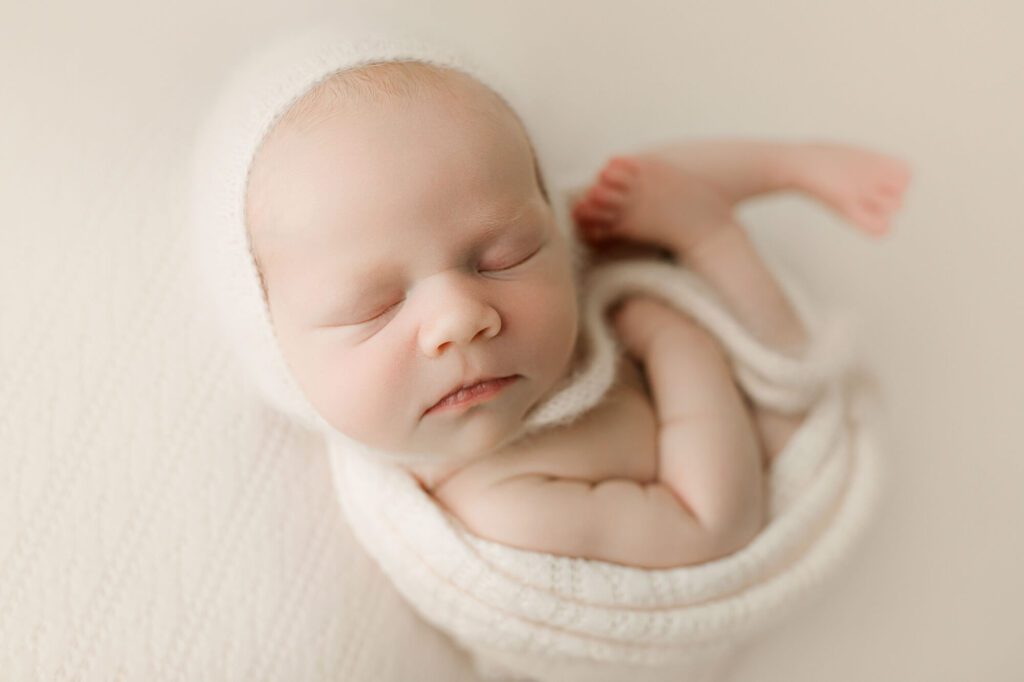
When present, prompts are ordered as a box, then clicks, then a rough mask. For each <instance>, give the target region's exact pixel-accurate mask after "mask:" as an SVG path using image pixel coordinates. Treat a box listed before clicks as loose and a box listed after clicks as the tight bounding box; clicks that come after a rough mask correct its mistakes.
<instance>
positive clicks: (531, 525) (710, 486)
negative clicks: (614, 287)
mask: <svg viewBox="0 0 1024 682" xmlns="http://www.w3.org/2000/svg"><path fill="white" fill-rule="evenodd" d="M615 324H616V325H617V326H618V327H619V328H620V333H623V332H624V336H625V340H626V343H627V346H628V348H629V350H630V352H631V354H633V355H634V356H635V357H637V359H639V360H641V361H642V362H643V363H644V364H645V366H646V369H647V375H648V380H649V383H650V384H651V390H652V392H653V393H654V394H655V399H656V401H655V402H656V403H657V407H658V414H657V415H654V414H652V413H651V412H650V409H651V407H650V402H651V401H650V399H649V398H648V397H647V396H646V395H644V394H643V392H642V391H643V389H642V385H640V382H637V384H636V385H635V386H634V387H633V388H631V389H630V390H629V391H627V393H628V394H629V395H628V396H625V395H624V396H623V398H622V399H621V400H620V403H621V404H620V406H619V407H618V410H619V411H620V412H621V413H622V414H623V415H624V416H625V418H627V419H628V423H627V424H623V423H622V422H616V420H617V419H618V417H619V415H618V414H617V415H615V416H608V417H606V418H605V419H606V421H607V426H608V428H609V429H611V430H612V431H621V432H622V433H623V434H627V433H628V434H631V435H630V436H629V437H625V438H623V437H616V435H615V433H608V432H607V431H608V429H603V430H602V431H601V434H603V435H600V437H599V440H600V442H595V439H594V438H591V437H588V432H587V431H586V430H585V429H584V430H583V433H579V432H575V431H570V432H567V433H573V434H575V436H576V437H574V438H567V437H563V438H560V439H557V440H555V441H550V442H548V443H546V444H545V446H544V447H542V448H540V449H539V451H538V452H537V453H532V452H531V453H525V454H524V453H518V454H517V456H516V458H515V459H516V462H517V464H516V468H515V469H514V470H511V471H510V470H508V469H506V470H495V469H490V470H484V471H483V472H478V473H477V474H476V475H473V474H470V475H460V476H459V477H455V478H454V479H452V480H451V481H450V482H449V483H448V484H447V485H446V486H444V487H443V488H440V489H438V490H437V491H435V494H436V495H437V496H438V498H439V499H440V500H441V502H442V503H443V504H444V506H446V507H447V508H449V510H450V511H452V512H453V513H454V514H455V516H457V517H458V518H460V519H461V520H462V522H463V523H464V524H465V525H466V527H467V528H469V529H470V530H471V531H472V532H473V533H475V534H476V535H478V536H480V537H484V538H487V539H490V540H493V541H495V542H500V543H503V544H507V545H512V546H515V547H520V548H523V549H529V550H533V551H544V552H549V553H552V554H558V555H567V556H575V557H585V558H589V559H599V560H603V561H610V562H613V563H620V564H625V565H630V566H638V567H642V568H669V567H673V566H684V565H689V564H696V563H703V562H706V561H710V560H712V559H715V558H718V557H721V556H724V555H726V554H730V553H732V552H734V551H736V550H737V549H739V548H741V547H743V546H745V545H746V544H747V543H748V542H749V541H750V539H751V538H753V536H754V535H756V533H757V532H758V531H759V530H760V528H761V526H762V521H763V512H762V509H763V499H764V497H763V493H762V468H761V460H760V449H759V446H758V443H757V437H756V434H755V433H754V430H753V427H752V425H751V423H750V417H749V415H748V414H747V412H746V410H745V408H744V405H743V399H742V397H741V396H740V394H739V392H738V390H737V388H736V386H735V385H734V383H733V380H732V377H731V374H730V370H729V366H728V363H727V362H726V358H725V355H724V353H723V351H722V349H721V347H720V346H719V345H718V344H717V342H715V341H714V340H713V339H712V338H711V336H710V335H709V334H708V333H707V332H705V331H703V329H702V328H700V327H699V326H698V325H697V324H696V323H694V322H692V321H689V319H688V318H686V317H684V316H682V315H681V314H679V313H677V312H675V311H672V310H669V309H667V308H666V307H665V306H664V305H663V304H659V303H656V302H655V301H653V300H652V299H630V300H629V301H627V302H626V304H625V305H623V306H622V307H621V308H620V310H619V311H618V312H617V313H616V315H615ZM634 394H635V395H636V400H633V399H632V397H631V396H632V395H634ZM641 403H642V404H643V405H644V406H645V407H644V410H646V414H640V413H637V412H636V409H637V408H638V407H639V406H640V405H641ZM630 415H632V416H630ZM655 417H657V420H656V421H657V422H658V423H654V422H655ZM634 423H643V424H644V426H643V427H642V428H639V429H637V428H634V427H633V426H632V425H633V424H634ZM648 433H650V434H651V436H650V437H651V440H652V441H654V442H655V445H656V450H657V453H656V457H657V459H658V462H659V463H658V466H657V469H658V471H652V472H651V474H650V475H644V476H643V480H637V479H635V478H625V477H624V476H625V473H624V472H625V469H624V468H623V467H622V465H620V466H619V467H618V470H619V471H621V472H623V473H619V474H618V475H616V476H613V477H605V476H607V472H605V473H602V472H601V471H598V470H596V469H595V467H594V465H593V463H592V462H594V461H595V460H603V459H605V456H604V450H605V449H609V448H610V449H611V450H610V451H609V452H608V453H607V455H608V457H614V458H616V459H618V460H620V461H623V462H627V461H632V460H636V459H638V458H641V459H642V458H645V457H646V453H647V451H648V449H649V448H651V444H648V442H647V434H648ZM592 435H598V434H592ZM633 468H634V469H635V468H636V467H633ZM642 468H643V467H642Z"/></svg>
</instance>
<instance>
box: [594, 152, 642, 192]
mask: <svg viewBox="0 0 1024 682" xmlns="http://www.w3.org/2000/svg"><path fill="white" fill-rule="evenodd" d="M639 175H640V164H638V163H637V162H636V160H635V159H631V158H630V157H628V156H615V157H612V158H611V159H609V160H608V163H606V164H605V165H604V168H602V169H601V173H600V174H599V175H598V178H599V179H600V181H601V182H603V183H605V184H607V185H609V186H611V187H616V188H618V189H620V190H629V189H630V188H631V187H632V186H633V184H634V183H635V182H636V179H637V177H638V176H639Z"/></svg>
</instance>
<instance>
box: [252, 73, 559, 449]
mask: <svg viewBox="0 0 1024 682" xmlns="http://www.w3.org/2000/svg"><path fill="white" fill-rule="evenodd" d="M245 222H246V227H247V231H248V234H249V238H250V247H251V249H252V252H253V256H254V258H255V260H256V262H257V264H258V267H259V271H260V274H261V278H262V283H263V287H264V295H265V297H266V302H267V305H268V308H269V311H270V317H271V320H272V324H273V327H274V332H275V335H276V337H277V342H278V345H279V347H280V350H281V353H282V355H283V356H284V359H285V361H286V362H287V364H288V366H289V368H290V369H291V372H292V374H293V376H294V378H295V380H296V383H297V384H298V386H299V388H300V389H301V390H302V392H303V393H304V394H305V396H306V398H307V399H308V400H309V402H310V404H311V405H312V407H313V408H314V409H315V410H316V411H317V412H318V413H319V414H320V416H321V417H322V418H323V419H324V420H325V421H326V422H327V423H329V424H330V425H331V426H332V427H333V428H335V429H337V430H338V431H340V432H342V433H344V434H345V435H347V436H349V437H351V438H353V439H355V440H357V441H360V442H362V443H365V444H367V445H370V446H372V447H374V448H379V449H383V450H387V451H391V452H397V453H417V454H432V455H437V456H439V457H445V458H457V459H462V458H466V457H472V456H476V455H481V454H486V453H488V452H492V451H494V450H496V449H498V448H500V447H501V446H502V445H503V444H505V443H507V442H508V441H509V440H510V439H511V438H512V437H513V436H515V435H516V434H517V433H518V432H519V431H520V427H521V425H522V422H523V418H524V416H525V415H526V414H527V412H528V411H529V410H530V409H531V408H532V407H533V406H535V405H537V404H538V403H539V402H540V401H541V399H542V398H544V397H546V396H547V395H548V394H549V393H551V392H552V390H553V389H554V388H556V386H557V385H558V384H559V382H560V380H561V379H563V378H564V377H565V376H566V374H567V373H568V372H569V370H570V369H571V365H572V361H573V356H574V351H575V350H576V340H577V331H578V321H579V312H578V310H577V293H576V290H575V282H574V276H573V261H572V257H571V251H570V249H571V246H570V243H569V241H568V240H569V237H568V235H566V234H564V233H563V232H562V231H561V230H560V229H559V228H558V227H557V224H556V220H555V216H554V214H553V211H552V207H551V205H550V201H549V200H548V197H547V193H546V190H545V187H544V184H543V180H542V178H541V176H540V172H539V166H538V163H537V160H536V158H535V155H534V152H533V149H532V146H531V144H530V141H529V139H528V137H527V134H526V133H525V130H524V128H523V126H522V125H521V123H520V121H519V119H518V117H517V116H516V115H515V114H514V113H513V112H512V110H511V109H510V107H509V106H508V105H507V104H506V103H505V102H504V100H503V99H502V98H501V97H500V96H498V95H497V94H496V93H494V92H493V91H491V90H490V89H489V88H487V87H486V86H484V85H483V84H481V83H480V82H479V81H477V80H475V79H474V78H472V77H471V76H469V75H467V74H465V73H463V72H461V71H457V70H454V69H450V68H446V67H441V66H436V65H430V64H427V63H423V62H416V61H403V62H384V63H378V64H371V65H369V66H361V67H358V68H356V69H352V70H346V71H341V72H338V73H335V74H333V75H332V76H330V77H329V78H328V79H326V80H325V81H322V82H321V83H320V84H319V85H317V86H316V87H314V88H313V89H312V90H310V91H308V92H307V93H306V94H305V95H303V96H302V97H301V98H300V99H299V100H298V101H297V102H296V103H295V104H294V105H293V106H291V107H290V108H289V109H288V111H287V112H286V113H285V114H284V115H283V116H282V117H281V118H280V119H279V120H278V121H277V123H276V124H275V125H274V126H273V128H272V129H271V131H270V133H269V134H268V135H267V136H266V138H265V139H264V141H263V143H262V144H261V146H260V147H259V149H258V151H257V153H256V155H255V157H254V160H253V164H252V167H251V170H250V173H249V180H248V185H247V189H246V195H245ZM493 377H515V379H514V380H513V381H511V382H509V383H506V384H505V385H504V387H503V388H502V389H501V390H500V391H499V392H498V393H497V394H495V395H494V396H493V397H491V398H490V399H487V400H484V401H482V402H477V403H475V404H471V405H468V406H466V405H462V406H454V407H448V408H446V409H433V410H431V409H430V408H431V407H433V406H434V405H435V404H436V403H437V402H438V401H439V400H440V399H441V398H442V397H443V396H444V395H445V394H448V393H449V392H451V391H452V390H453V389H455V388H457V387H459V386H462V385H464V384H472V383H474V382H477V381H479V380H480V379H487V378H493Z"/></svg>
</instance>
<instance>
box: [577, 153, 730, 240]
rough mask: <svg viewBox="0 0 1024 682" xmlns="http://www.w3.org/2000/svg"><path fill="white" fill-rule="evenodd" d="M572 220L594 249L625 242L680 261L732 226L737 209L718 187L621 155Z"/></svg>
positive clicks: (656, 161)
mask: <svg viewBox="0 0 1024 682" xmlns="http://www.w3.org/2000/svg"><path fill="white" fill-rule="evenodd" d="M572 216H573V219H574V220H575V221H576V224H577V226H578V227H579V229H580V233H581V235H582V236H583V238H584V239H585V240H586V241H587V242H588V243H590V244H591V245H593V246H595V247H598V248H600V247H603V246H605V245H606V244H609V243H610V242H614V241H616V240H626V241H633V242H642V243H649V244H654V245H656V246H660V247H662V248H665V249H668V250H669V251H671V252H673V253H674V254H675V255H677V256H680V257H681V256H682V255H683V254H684V253H686V252H688V251H690V250H691V249H693V247H694V246H696V245H697V244H698V243H700V242H701V241H703V240H704V239H705V238H706V237H707V235H709V234H711V233H713V232H715V231H717V230H719V229H720V228H721V227H722V226H723V225H727V224H729V223H731V222H732V205H731V203H730V202H729V200H728V199H727V198H726V197H725V196H724V195H723V193H722V192H721V191H720V190H719V189H718V188H717V187H716V186H715V185H712V184H711V183H710V182H708V181H706V180H704V179H702V178H700V177H698V176H696V175H693V174H691V173H688V172H686V171H684V170H682V169H680V168H678V167H677V166H675V165H673V164H672V163H669V162H667V161H664V160H662V159H660V158H658V157H656V156H617V157H614V158H612V159H611V160H610V161H608V163H607V164H605V166H604V168H603V169H602V170H601V172H600V174H599V175H598V179H597V180H596V181H595V182H594V184H593V185H592V186H591V187H590V188H589V189H588V190H587V191H586V192H584V194H583V196H581V197H580V198H579V199H577V200H576V202H575V204H574V206H573V210H572Z"/></svg>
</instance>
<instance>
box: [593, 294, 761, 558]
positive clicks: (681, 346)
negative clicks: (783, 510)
mask: <svg viewBox="0 0 1024 682" xmlns="http://www.w3.org/2000/svg"><path fill="white" fill-rule="evenodd" d="M613 323H614V325H615V327H616V331H617V333H618V336H619V338H620V339H621V340H622V342H623V345H624V346H625V347H626V350H627V351H628V352H629V354H630V355H632V356H633V357H635V358H636V359H637V360H639V361H640V362H642V363H643V365H644V371H645V374H646V375H647V383H648V385H649V386H650V390H651V394H652V398H653V402H654V406H655V410H656V413H657V417H658V429H659V431H658V479H659V480H660V481H661V482H662V483H664V484H665V485H667V486H669V487H670V488H671V489H672V490H673V492H674V493H675V495H676V497H677V498H678V499H679V501H680V502H681V504H682V505H683V506H684V508H686V509H687V510H688V511H689V512H690V514H691V515H692V516H693V517H694V518H695V519H696V520H697V521H699V522H700V523H701V525H702V526H703V527H704V528H705V529H706V530H707V532H708V533H709V534H711V536H712V537H713V538H715V540H716V543H718V544H719V548H720V550H721V553H722V554H723V555H724V554H728V553H730V552H732V551H734V550H735V549H738V548H739V547H742V546H744V545H746V544H747V543H748V542H749V541H750V540H751V539H752V538H753V537H754V536H755V535H756V534H757V532H758V531H759V530H760V529H761V528H762V527H763V523H764V517H765V512H766V510H765V500H766V497H765V495H764V488H763V486H764V474H763V462H762V453H761V446H760V444H759V442H758V434H757V432H756V430H755V428H754V424H753V422H752V420H751V415H750V413H749V411H748V410H747V406H746V404H745V402H744V397H743V395H742V393H741V392H740V390H739V388H738V387H737V386H736V384H735V381H734V379H733V375H732V370H731V367H730V365H729V360H728V358H727V356H726V354H725V351H724V350H723V349H722V347H721V345H719V343H718V342H717V341H716V340H715V339H714V338H713V337H712V336H711V334H710V333H708V332H707V331H706V330H705V329H704V328H703V327H701V326H700V325H699V324H697V323H696V322H694V321H693V320H692V319H690V318H689V317H687V316H686V315H684V314H682V313H680V312H679V311H677V310H675V309H673V308H670V307H669V306H668V305H667V304H665V303H663V302H661V301H658V300H656V299H653V298H648V297H632V298H628V299H627V300H626V301H625V302H624V303H623V304H622V305H621V306H620V307H618V308H617V309H616V310H615V311H614V313H613Z"/></svg>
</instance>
